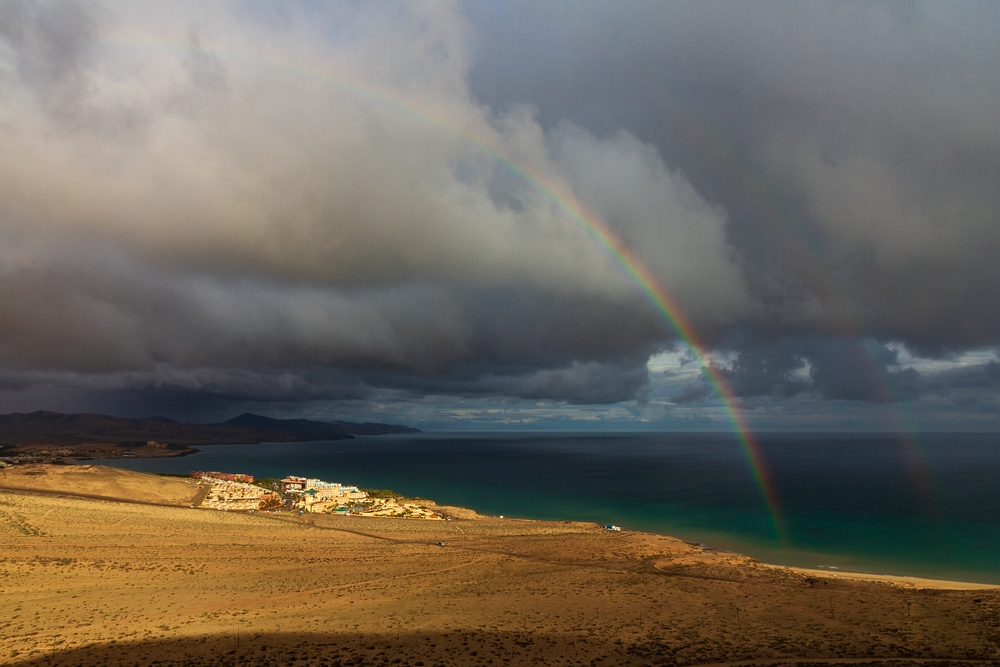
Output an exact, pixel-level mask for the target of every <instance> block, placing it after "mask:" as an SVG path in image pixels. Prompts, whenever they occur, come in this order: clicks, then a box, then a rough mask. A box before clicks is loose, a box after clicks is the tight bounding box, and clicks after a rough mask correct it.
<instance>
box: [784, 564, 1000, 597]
mask: <svg viewBox="0 0 1000 667" xmlns="http://www.w3.org/2000/svg"><path fill="white" fill-rule="evenodd" d="M765 565H767V567H774V568H779V569H785V570H791V571H792V572H796V573H798V574H803V575H806V576H808V577H822V578H824V579H850V580H854V581H871V582H877V583H884V584H892V585H894V586H901V587H904V588H912V589H916V590H928V589H931V590H942V591H987V590H996V589H998V588H1000V585H998V584H981V583H977V582H974V581H951V580H948V579H928V578H926V577H911V576H907V575H902V574H871V573H868V572H848V571H841V570H837V571H836V572H831V571H830V570H817V569H814V568H808V567H793V566H788V565H771V564H767V563H765Z"/></svg>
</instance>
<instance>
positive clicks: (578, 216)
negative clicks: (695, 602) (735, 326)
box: [105, 32, 785, 545]
mask: <svg viewBox="0 0 1000 667" xmlns="http://www.w3.org/2000/svg"><path fill="white" fill-rule="evenodd" d="M105 43H106V44H107V45H109V46H112V47H119V48H121V47H124V48H143V49H148V48H154V49H160V50H167V51H170V52H172V53H176V54H178V55H180V56H182V57H183V55H184V54H185V53H186V51H187V49H188V48H189V47H190V42H189V41H188V40H185V39H183V38H181V37H180V36H176V37H174V38H169V37H168V38H164V37H163V36H161V35H156V34H152V33H135V32H133V33H132V34H128V35H124V34H120V35H118V36H115V37H110V38H108V39H106V40H105ZM212 50H213V52H215V53H217V54H223V55H224V56H226V57H227V58H232V59H234V60H240V61H250V62H256V63H259V64H262V65H266V66H269V67H277V68H280V69H282V70H284V71H286V72H288V73H290V74H297V75H299V76H306V77H310V78H315V79H318V80H322V81H324V82H327V83H330V84H332V85H335V86H337V87H339V88H340V89H342V90H344V91H345V92H350V93H353V94H356V95H360V96H363V97H364V98H367V99H370V100H373V101H377V102H379V103H380V104H383V105H386V106H387V107H390V108H393V109H396V110H398V111H399V112H400V113H404V114H407V115H410V116H415V117H418V118H420V119H422V120H423V121H424V122H426V123H429V124H431V125H433V126H436V127H438V128H440V129H442V130H444V131H445V132H447V133H449V134H451V135H453V136H456V137H458V138H460V139H461V140H462V141H463V142H465V143H466V144H467V145H468V146H470V147H472V148H474V149H475V150H476V151H478V152H481V153H482V154H484V155H486V156H489V157H490V158H491V159H493V160H495V161H497V162H498V163H500V164H502V165H503V166H504V167H505V168H506V169H508V170H509V171H510V172H512V173H513V174H515V175H517V177H518V178H520V179H521V180H523V181H524V182H525V183H527V184H528V185H529V186H530V187H531V188H533V189H534V190H535V191H537V192H538V193H540V194H541V195H542V196H544V197H545V198H546V199H548V200H549V201H551V202H552V203H553V204H554V205H555V206H556V207H557V208H558V209H559V210H560V211H561V212H562V213H563V214H564V215H566V216H567V217H568V218H569V219H570V220H572V221H573V222H575V223H576V224H577V225H578V226H579V228H580V229H582V230H583V231H584V232H585V233H586V234H587V235H588V236H590V237H591V238H592V239H593V240H594V241H595V242H596V243H597V244H599V245H600V246H601V247H602V248H603V249H604V250H605V251H606V252H607V253H608V255H609V256H610V257H611V258H612V259H613V260H614V261H615V263H616V264H617V265H618V266H619V267H620V268H621V270H622V271H623V273H624V274H625V275H626V276H627V277H628V278H629V279H630V280H631V281H632V282H633V283H634V284H635V285H636V287H638V289H639V290H640V291H641V292H642V294H643V295H644V296H645V298H646V299H647V300H648V301H649V303H650V304H651V305H652V307H653V308H654V309H655V310H656V312H657V313H658V314H659V315H660V316H661V317H662V319H663V320H664V321H665V322H666V323H667V324H668V325H669V327H670V328H671V329H672V330H673V331H674V332H675V333H676V334H677V336H678V337H679V338H680V339H681V340H682V341H683V342H684V344H685V345H686V346H687V347H688V348H689V349H690V351H691V352H692V354H693V356H694V358H695V360H696V361H697V362H698V364H699V366H700V367H701V369H702V372H703V373H704V377H705V379H706V380H707V381H708V383H709V385H710V386H711V387H712V389H713V391H714V392H715V394H716V395H717V396H718V397H719V399H720V400H721V402H722V405H723V408H724V411H725V414H726V417H727V419H728V421H729V422H730V424H731V427H732V429H733V432H734V434H735V435H736V437H737V440H738V441H739V444H740V446H741V448H742V450H743V452H744V454H745V456H746V459H747V462H748V464H749V467H750V470H751V473H752V474H753V477H754V479H755V482H756V484H757V486H758V488H759V490H760V494H761V497H762V500H763V503H764V505H765V509H766V512H767V515H768V519H769V521H770V523H771V527H772V529H773V531H774V534H775V537H776V538H777V539H778V541H779V542H780V543H781V544H782V545H783V544H784V541H785V531H784V525H783V523H784V522H783V518H782V513H781V507H780V504H779V502H778V497H777V493H776V489H775V484H774V482H773V480H772V479H771V476H770V473H769V472H768V469H767V466H766V464H765V462H764V458H763V455H762V453H761V450H760V446H759V443H758V441H757V439H756V438H755V437H754V434H753V432H752V430H751V428H750V426H749V424H748V423H747V420H746V418H745V416H744V414H743V411H742V408H741V407H740V402H739V399H738V398H737V397H736V396H735V395H734V393H733V391H732V389H731V388H730V386H729V384H728V382H727V380H726V378H725V377H724V376H723V374H722V372H721V371H720V369H719V368H718V367H717V366H715V365H714V364H713V363H712V362H711V360H710V357H709V350H708V347H707V346H706V345H705V343H704V341H703V340H702V339H701V337H700V336H699V335H698V333H697V331H696V330H695V328H694V326H693V325H692V323H691V322H690V320H689V319H688V318H687V316H686V315H685V314H684V312H683V311H682V310H681V308H680V306H679V305H678V303H677V301H676V300H675V299H674V298H673V296H672V295H671V294H670V292H669V291H668V290H667V289H666V288H665V287H664V286H663V285H662V283H661V282H660V281H659V280H658V279H657V277H656V276H655V274H654V273H653V272H652V271H651V270H650V269H649V268H648V267H647V266H646V265H645V263H643V261H642V260H641V259H640V257H639V256H638V255H637V254H636V253H635V252H634V251H633V250H632V249H631V248H630V247H629V246H628V245H627V244H626V243H625V242H624V241H623V240H622V239H621V238H620V237H619V236H618V235H617V234H616V233H615V232H614V230H612V229H611V227H609V226H608V224H607V223H606V222H605V221H604V219H603V218H602V217H601V216H600V215H598V214H597V213H595V212H593V211H591V210H589V209H588V208H587V207H585V206H584V205H583V204H582V203H581V202H580V201H579V198H578V197H577V196H576V195H575V194H574V193H573V192H572V191H571V190H570V189H569V188H568V187H566V186H565V185H563V184H562V183H560V182H559V181H558V180H557V179H555V178H553V177H552V176H551V175H549V174H546V173H543V171H541V170H536V169H532V168H530V167H527V166H524V165H522V164H519V162H518V161H517V160H516V159H514V158H512V157H510V156H509V155H508V154H507V152H506V150H505V149H504V148H503V147H502V145H501V144H500V142H498V141H497V140H496V138H495V137H494V136H491V135H490V133H489V132H485V131H484V130H483V128H482V127H478V128H477V127H473V126H471V125H470V124H469V123H467V122H463V121H461V120H458V119H456V118H455V117H454V116H453V115H451V114H450V113H449V112H448V110H446V109H444V108H442V107H439V106H438V105H436V104H434V103H433V102H432V101H431V100H429V99H427V98H422V99H418V98H417V97H415V96H413V95H409V94H406V93H403V92H400V91H398V90H396V89H394V88H392V87H390V86H387V85H382V84H379V83H376V82H374V81H370V80H366V79H363V78H361V77H358V76H357V75H355V74H353V73H351V72H349V71H346V70H342V69H340V68H338V67H336V65H335V64H334V63H332V62H330V61H325V60H323V59H319V60H313V59H309V58H304V57H296V56H295V55H294V54H288V53H282V52H277V51H271V52H268V53H264V52H261V51H256V50H255V51H248V50H242V49H226V48H224V47H221V48H215V47H214V46H213V49H212Z"/></svg>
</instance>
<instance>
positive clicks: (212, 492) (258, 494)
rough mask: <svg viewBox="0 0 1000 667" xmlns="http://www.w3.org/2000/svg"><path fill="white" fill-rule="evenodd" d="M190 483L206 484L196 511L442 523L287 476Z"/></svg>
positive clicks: (387, 498)
mask: <svg viewBox="0 0 1000 667" xmlns="http://www.w3.org/2000/svg"><path fill="white" fill-rule="evenodd" d="M191 477H193V478H195V479H197V480H200V481H201V482H203V483H207V484H208V487H207V488H206V490H205V494H204V497H203V498H202V500H201V502H200V503H199V504H197V505H196V506H197V507H206V508H209V509H214V510H222V511H241V512H258V511H267V512H297V513H299V514H305V513H324V514H341V515H349V516H350V515H353V516H369V517H395V518H406V519H425V520H432V521H443V520H444V517H443V516H442V515H440V514H438V513H437V512H434V511H432V510H430V509H428V508H427V507H426V506H424V505H418V504H416V503H413V502H406V501H405V500H404V499H403V498H400V497H398V496H397V495H396V494H393V493H391V492H382V493H379V494H373V495H369V493H368V492H367V491H363V490H361V489H359V488H358V487H356V486H348V485H344V484H340V483H339V482H325V481H323V480H321V479H316V478H311V477H297V476H295V475H289V476H287V477H284V478H282V479H265V480H255V479H254V477H253V475H247V474H243V473H225V472H202V471H193V472H191Z"/></svg>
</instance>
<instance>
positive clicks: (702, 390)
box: [670, 382, 712, 405]
mask: <svg viewBox="0 0 1000 667" xmlns="http://www.w3.org/2000/svg"><path fill="white" fill-rule="evenodd" d="M711 395H712V390H711V388H710V387H709V386H708V383H706V382H702V383H700V384H688V385H685V386H684V388H683V389H682V390H681V392H680V393H679V394H675V395H674V396H671V397H670V402H671V403H677V404H680V405H684V404H687V403H698V402H700V401H704V400H705V399H707V398H709V397H710V396H711Z"/></svg>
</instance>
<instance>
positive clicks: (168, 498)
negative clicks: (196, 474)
mask: <svg viewBox="0 0 1000 667" xmlns="http://www.w3.org/2000/svg"><path fill="white" fill-rule="evenodd" d="M206 486H207V485H206V483H202V482H199V480H194V479H185V478H183V477H166V476H163V475H149V474H145V473H139V472H132V471H130V470H120V469H118V468H109V467H106V466H92V465H74V466H63V465H23V466H12V467H10V468H4V469H2V470H0V489H24V490H35V491H46V492H52V493H72V494H76V495H82V496H95V497H102V498H115V499H121V500H129V501H133V502H142V503H157V504H161V505H185V506H190V505H193V504H197V502H200V498H199V495H200V494H202V492H203V491H204V490H205V488H206Z"/></svg>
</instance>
